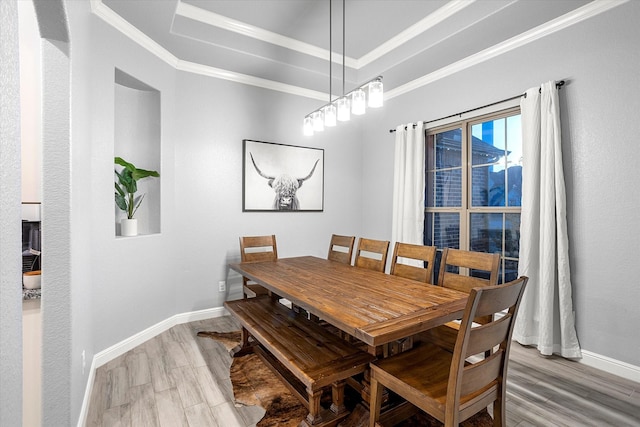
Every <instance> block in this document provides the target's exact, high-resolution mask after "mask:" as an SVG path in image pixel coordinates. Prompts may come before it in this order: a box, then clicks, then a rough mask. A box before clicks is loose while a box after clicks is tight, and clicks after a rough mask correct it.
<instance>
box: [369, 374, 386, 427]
mask: <svg viewBox="0 0 640 427" xmlns="http://www.w3.org/2000/svg"><path fill="white" fill-rule="evenodd" d="M370 387H371V400H370V402H369V427H375V426H376V424H377V423H378V421H380V409H381V407H382V389H383V386H382V384H380V382H378V380H377V379H376V378H375V376H374V375H371V385H370Z"/></svg>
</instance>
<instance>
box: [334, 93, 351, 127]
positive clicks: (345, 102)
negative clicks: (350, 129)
mask: <svg viewBox="0 0 640 427" xmlns="http://www.w3.org/2000/svg"><path fill="white" fill-rule="evenodd" d="M336 104H338V120H340V121H341V122H347V121H349V119H351V112H350V105H349V98H347V97H346V96H343V97H342V98H340V99H338V101H336Z"/></svg>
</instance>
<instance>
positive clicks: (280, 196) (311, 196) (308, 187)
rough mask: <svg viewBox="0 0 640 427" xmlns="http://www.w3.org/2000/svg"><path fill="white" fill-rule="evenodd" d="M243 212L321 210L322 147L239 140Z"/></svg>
mask: <svg viewBox="0 0 640 427" xmlns="http://www.w3.org/2000/svg"><path fill="white" fill-rule="evenodd" d="M242 159H243V162H242V211H243V212H322V211H323V210H324V149H322V148H310V147H300V146H297V145H286V144H279V143H275V142H264V141H255V140H252V139H244V140H242Z"/></svg>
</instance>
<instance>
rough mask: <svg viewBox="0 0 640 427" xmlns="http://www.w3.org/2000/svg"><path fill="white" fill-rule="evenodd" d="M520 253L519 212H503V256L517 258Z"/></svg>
mask: <svg viewBox="0 0 640 427" xmlns="http://www.w3.org/2000/svg"><path fill="white" fill-rule="evenodd" d="M519 253H520V214H516V213H513V214H511V213H510V214H505V220H504V256H506V257H511V258H518V254H519Z"/></svg>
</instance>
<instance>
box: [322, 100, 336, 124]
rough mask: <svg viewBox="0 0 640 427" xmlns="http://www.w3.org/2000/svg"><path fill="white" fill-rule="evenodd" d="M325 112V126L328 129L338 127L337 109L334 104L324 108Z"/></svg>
mask: <svg viewBox="0 0 640 427" xmlns="http://www.w3.org/2000/svg"><path fill="white" fill-rule="evenodd" d="M323 110H324V125H325V126H327V127H333V126H335V125H336V107H335V105H333V104H329V105H327V106H326V107H324V108H323Z"/></svg>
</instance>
